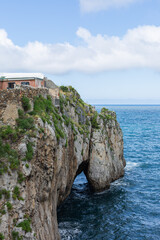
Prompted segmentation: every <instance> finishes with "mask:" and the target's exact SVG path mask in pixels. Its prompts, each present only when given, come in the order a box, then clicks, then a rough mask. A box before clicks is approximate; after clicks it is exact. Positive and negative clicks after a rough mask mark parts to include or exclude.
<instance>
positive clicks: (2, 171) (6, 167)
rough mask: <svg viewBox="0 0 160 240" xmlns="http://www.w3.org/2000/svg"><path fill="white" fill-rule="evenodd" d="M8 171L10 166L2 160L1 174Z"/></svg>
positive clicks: (0, 164) (0, 165)
mask: <svg viewBox="0 0 160 240" xmlns="http://www.w3.org/2000/svg"><path fill="white" fill-rule="evenodd" d="M7 171H8V166H7V165H6V164H5V163H3V162H1V161H0V175H3V173H6V172H7Z"/></svg>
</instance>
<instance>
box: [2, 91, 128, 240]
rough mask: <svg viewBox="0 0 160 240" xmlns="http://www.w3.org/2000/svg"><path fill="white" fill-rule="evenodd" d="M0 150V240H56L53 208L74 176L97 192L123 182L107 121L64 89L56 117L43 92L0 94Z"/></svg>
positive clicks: (117, 141)
mask: <svg viewBox="0 0 160 240" xmlns="http://www.w3.org/2000/svg"><path fill="white" fill-rule="evenodd" d="M7 125H8V127H7ZM0 149H1V150H0V186H1V189H0V219H1V221H0V239H15V240H16V239H17V240H19V239H22V238H23V239H26V240H27V239H28V240H29V239H32V240H33V239H37V240H55V239H60V236H59V233H58V225H57V212H56V211H57V206H58V205H60V204H61V203H62V202H63V201H64V199H66V197H67V196H68V195H69V194H70V191H71V188H72V184H73V182H74V179H75V178H76V176H77V175H78V174H80V173H81V172H82V171H84V173H85V175H86V177H87V179H88V182H89V184H90V186H91V188H92V189H93V190H94V191H103V190H104V189H106V188H108V187H109V185H110V183H111V182H112V181H114V180H116V179H118V178H120V177H121V176H123V174H124V167H125V160H124V157H123V137H122V131H121V129H120V126H119V124H118V122H117V120H116V115H115V113H114V112H110V111H108V110H107V109H102V111H101V113H100V114H98V113H97V112H96V111H95V110H94V108H93V107H91V106H89V105H87V104H85V103H84V102H83V101H82V100H81V98H80V96H79V94H78V93H77V92H76V91H75V90H74V89H73V88H72V87H68V88H67V87H62V90H61V95H60V108H59V109H57V108H55V107H54V105H53V99H52V97H51V96H50V95H49V92H48V90H47V89H28V88H26V89H23V90H22V89H18V90H9V91H1V96H0ZM3 237H5V238H3Z"/></svg>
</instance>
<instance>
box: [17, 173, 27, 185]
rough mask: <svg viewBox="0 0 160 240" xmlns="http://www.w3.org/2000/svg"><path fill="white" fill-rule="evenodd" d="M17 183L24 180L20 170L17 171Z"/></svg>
mask: <svg viewBox="0 0 160 240" xmlns="http://www.w3.org/2000/svg"><path fill="white" fill-rule="evenodd" d="M17 180H18V183H22V182H23V181H24V180H25V177H24V175H23V173H22V172H18V179H17Z"/></svg>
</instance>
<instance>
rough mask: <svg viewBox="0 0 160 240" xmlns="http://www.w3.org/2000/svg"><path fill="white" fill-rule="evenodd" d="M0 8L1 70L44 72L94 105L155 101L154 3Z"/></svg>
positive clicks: (158, 68) (158, 84) (157, 43)
mask: <svg viewBox="0 0 160 240" xmlns="http://www.w3.org/2000/svg"><path fill="white" fill-rule="evenodd" d="M0 6H1V14H0V72H1V73H4V72H41V73H44V74H45V75H46V76H47V77H48V78H50V79H52V80H53V81H54V82H55V83H56V84H58V85H72V86H73V87H75V88H76V89H77V90H78V92H79V93H80V95H81V97H82V98H83V99H84V100H85V101H87V102H88V103H93V104H96V103H99V104H102V103H104V104H160V93H159V92H160V91H159V89H160V17H159V12H160V1H159V0H112V1H111V0H69V1H66V0H45V1H44V0H34V1H33V0H32V1H31V0H27V1H21V0H14V1H12V0H5V1H3V0H0Z"/></svg>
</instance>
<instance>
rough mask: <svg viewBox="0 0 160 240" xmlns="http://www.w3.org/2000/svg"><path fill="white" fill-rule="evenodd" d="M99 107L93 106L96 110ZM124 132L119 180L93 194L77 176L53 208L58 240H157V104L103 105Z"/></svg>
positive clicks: (159, 207)
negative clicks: (123, 169)
mask: <svg viewBox="0 0 160 240" xmlns="http://www.w3.org/2000/svg"><path fill="white" fill-rule="evenodd" d="M102 107H103V106H96V108H97V110H98V111H100V109H101V108H102ZM108 108H109V109H111V110H114V111H116V113H117V118H118V121H119V123H120V125H121V128H122V130H123V134H124V154H125V159H126V161H127V166H126V172H125V176H124V177H123V178H122V179H120V180H118V181H116V182H114V183H113V184H112V185H111V188H110V189H109V190H107V191H105V192H103V193H101V194H93V193H91V192H90V190H89V188H88V184H87V181H86V179H85V176H84V175H83V174H81V175H79V176H78V177H77V179H76V180H75V182H74V185H73V189H72V192H71V194H70V196H69V198H68V199H67V200H66V201H65V203H64V204H63V205H62V206H61V207H60V209H59V210H58V221H59V230H60V234H61V237H62V239H63V240H88V239H92V240H112V239H114V240H129V239H132V240H135V239H140V240H143V239H147V240H158V239H160V106H109V107H108Z"/></svg>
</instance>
